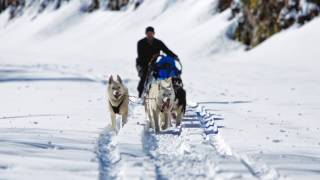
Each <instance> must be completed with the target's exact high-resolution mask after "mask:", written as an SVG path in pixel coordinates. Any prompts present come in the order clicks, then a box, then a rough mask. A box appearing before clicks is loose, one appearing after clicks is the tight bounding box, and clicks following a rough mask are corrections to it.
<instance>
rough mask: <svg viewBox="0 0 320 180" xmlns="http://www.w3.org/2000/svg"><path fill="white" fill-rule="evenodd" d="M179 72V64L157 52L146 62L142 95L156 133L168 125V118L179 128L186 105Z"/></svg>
mask: <svg viewBox="0 0 320 180" xmlns="http://www.w3.org/2000/svg"><path fill="white" fill-rule="evenodd" d="M181 74H182V64H181V62H180V61H178V60H176V59H175V58H173V57H170V56H163V55H159V56H156V57H155V58H153V60H151V62H150V63H149V66H148V73H147V79H146V82H145V86H144V93H143V94H144V96H143V97H144V104H145V110H146V113H147V114H148V118H149V120H150V126H151V128H152V129H154V130H155V132H156V133H159V132H160V130H166V129H167V128H169V127H171V126H172V124H171V120H172V119H174V120H175V121H176V123H175V124H176V126H177V127H180V124H181V120H182V116H183V115H184V112H185V108H186V92H185V90H184V89H183V83H182V79H181Z"/></svg>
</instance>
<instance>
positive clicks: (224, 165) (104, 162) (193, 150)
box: [97, 105, 280, 180]
mask: <svg viewBox="0 0 320 180" xmlns="http://www.w3.org/2000/svg"><path fill="white" fill-rule="evenodd" d="M131 109H132V111H131V112H130V117H129V121H128V124H127V125H126V126H125V127H124V128H123V129H122V130H121V131H120V133H119V134H118V135H117V136H113V135H112V134H110V133H109V131H108V130H105V131H104V132H103V133H102V134H101V136H100V138H99V142H98V148H97V157H98V159H99V164H100V180H103V179H117V178H120V179H121V178H130V179H192V180H193V179H246V180H247V179H279V178H280V177H279V174H278V173H277V171H275V170H274V169H272V168H270V167H268V166H267V165H266V164H264V163H263V162H257V161H255V160H254V159H253V158H251V157H249V156H247V155H246V154H239V153H237V152H233V150H232V149H231V148H230V147H229V146H228V145H227V144H226V143H225V142H224V140H223V138H222V137H221V135H220V134H219V133H218V131H219V128H218V125H217V124H216V122H215V120H221V119H223V118H222V117H221V116H219V115H215V114H212V113H210V112H208V111H207V110H206V108H205V107H203V106H199V105H196V106H188V107H187V112H186V115H185V117H184V119H183V121H182V126H181V129H178V128H171V129H169V130H167V131H164V132H162V133H160V134H159V135H155V134H154V133H150V132H149V131H146V129H145V124H146V123H145V120H146V119H145V118H146V117H145V115H144V108H143V107H142V106H137V105H131Z"/></svg>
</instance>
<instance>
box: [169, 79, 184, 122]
mask: <svg viewBox="0 0 320 180" xmlns="http://www.w3.org/2000/svg"><path fill="white" fill-rule="evenodd" d="M172 84H173V89H174V93H175V101H174V106H173V110H172V117H173V118H174V119H175V120H176V126H180V124H181V120H182V118H183V116H184V114H185V111H186V106H187V100H186V91H185V90H184V89H183V83H182V79H181V78H180V77H174V78H172Z"/></svg>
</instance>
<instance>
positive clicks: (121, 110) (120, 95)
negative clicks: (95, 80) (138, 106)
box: [107, 75, 129, 130]
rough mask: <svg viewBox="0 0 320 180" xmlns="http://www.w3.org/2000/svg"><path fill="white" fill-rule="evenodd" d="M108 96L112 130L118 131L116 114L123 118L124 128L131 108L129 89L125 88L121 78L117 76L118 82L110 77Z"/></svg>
mask: <svg viewBox="0 0 320 180" xmlns="http://www.w3.org/2000/svg"><path fill="white" fill-rule="evenodd" d="M107 94H108V104H109V111H110V115H111V123H112V128H113V129H114V130H116V114H119V115H121V116H122V126H124V124H125V123H126V122H127V118H128V108H129V107H128V106H129V93H128V88H127V87H125V85H124V84H123V82H122V80H121V78H120V76H118V75H117V80H116V81H115V80H113V77H112V76H110V78H109V85H108V89H107Z"/></svg>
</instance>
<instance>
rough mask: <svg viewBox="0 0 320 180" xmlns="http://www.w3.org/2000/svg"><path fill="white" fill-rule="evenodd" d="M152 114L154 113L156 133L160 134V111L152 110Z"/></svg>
mask: <svg viewBox="0 0 320 180" xmlns="http://www.w3.org/2000/svg"><path fill="white" fill-rule="evenodd" d="M152 114H153V121H154V126H155V131H156V134H158V133H159V132H160V127H159V113H157V111H156V110H152Z"/></svg>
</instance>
